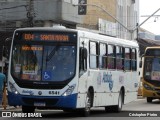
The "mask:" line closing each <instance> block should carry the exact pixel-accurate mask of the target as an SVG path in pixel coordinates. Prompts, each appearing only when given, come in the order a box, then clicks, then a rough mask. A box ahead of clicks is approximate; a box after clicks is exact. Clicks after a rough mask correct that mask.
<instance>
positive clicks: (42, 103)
mask: <svg viewBox="0 0 160 120" xmlns="http://www.w3.org/2000/svg"><path fill="white" fill-rule="evenodd" d="M76 101H77V94H72V95H68V96H52V97H51V96H27V95H20V94H14V93H11V92H8V104H9V105H10V106H22V105H24V106H35V107H42V108H71V109H75V108H76Z"/></svg>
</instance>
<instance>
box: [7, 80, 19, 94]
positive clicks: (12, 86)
mask: <svg viewBox="0 0 160 120" xmlns="http://www.w3.org/2000/svg"><path fill="white" fill-rule="evenodd" d="M9 87H10V89H11V92H12V93H14V94H19V92H18V91H17V89H16V88H15V86H14V85H13V84H12V83H11V82H9Z"/></svg>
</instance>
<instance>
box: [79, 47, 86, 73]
mask: <svg viewBox="0 0 160 120" xmlns="http://www.w3.org/2000/svg"><path fill="white" fill-rule="evenodd" d="M86 71H87V49H86V48H83V47H81V48H80V54H79V75H80V76H82V75H83V73H84V72H86Z"/></svg>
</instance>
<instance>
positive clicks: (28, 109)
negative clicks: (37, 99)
mask: <svg viewBox="0 0 160 120" xmlns="http://www.w3.org/2000/svg"><path fill="white" fill-rule="evenodd" d="M22 112H23V113H34V112H35V107H32V106H24V105H23V106H22Z"/></svg>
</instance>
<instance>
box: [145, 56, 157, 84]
mask: <svg viewBox="0 0 160 120" xmlns="http://www.w3.org/2000/svg"><path fill="white" fill-rule="evenodd" d="M144 67H145V68H144V77H145V79H148V80H156V81H160V58H159V57H145V63H144Z"/></svg>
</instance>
